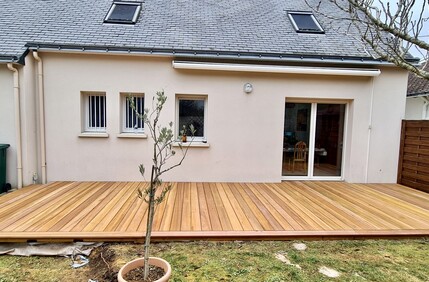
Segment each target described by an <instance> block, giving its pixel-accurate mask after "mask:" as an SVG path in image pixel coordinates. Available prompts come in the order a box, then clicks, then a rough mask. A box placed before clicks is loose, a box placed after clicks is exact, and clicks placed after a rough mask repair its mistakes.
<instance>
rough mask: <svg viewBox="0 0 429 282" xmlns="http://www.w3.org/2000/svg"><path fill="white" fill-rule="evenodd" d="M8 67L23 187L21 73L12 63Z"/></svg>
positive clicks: (19, 182)
mask: <svg viewBox="0 0 429 282" xmlns="http://www.w3.org/2000/svg"><path fill="white" fill-rule="evenodd" d="M7 68H8V69H9V70H11V71H13V93H14V100H15V135H16V159H17V161H16V172H17V175H18V189H20V188H22V143H21V142H22V141H21V110H20V102H19V96H20V94H19V92H20V90H19V73H18V70H17V69H16V68H14V67H13V64H12V63H8V64H7Z"/></svg>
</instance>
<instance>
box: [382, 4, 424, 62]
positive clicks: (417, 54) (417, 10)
mask: <svg viewBox="0 0 429 282" xmlns="http://www.w3.org/2000/svg"><path fill="white" fill-rule="evenodd" d="M397 1H399V0H397ZM397 1H392V0H375V1H374V6H376V7H381V6H382V5H381V4H380V3H384V4H386V3H388V2H389V3H390V5H391V8H393V7H396V3H397ZM405 1H407V0H405ZM424 1H426V6H425V8H424V13H423V18H426V19H429V4H428V0H416V1H415V5H414V7H413V10H412V11H413V15H412V17H413V19H414V20H416V19H418V17H419V16H420V12H421V10H422V6H423V3H424ZM419 38H420V39H421V40H424V41H426V42H428V43H429V20H428V21H426V22H425V25H424V28H423V29H422V31H421V33H420V37H419ZM410 53H411V54H412V55H413V56H414V57H419V58H422V57H423V55H422V54H421V53H420V52H419V51H418V50H417V48H412V49H411V50H410Z"/></svg>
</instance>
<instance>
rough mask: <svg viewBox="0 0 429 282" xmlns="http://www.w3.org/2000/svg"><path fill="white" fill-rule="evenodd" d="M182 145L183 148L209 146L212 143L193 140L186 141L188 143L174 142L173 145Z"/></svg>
mask: <svg viewBox="0 0 429 282" xmlns="http://www.w3.org/2000/svg"><path fill="white" fill-rule="evenodd" d="M180 146H182V148H186V147H188V146H189V147H190V148H209V147H210V144H209V143H203V142H196V141H193V142H192V143H191V142H186V143H182V142H174V143H173V147H180Z"/></svg>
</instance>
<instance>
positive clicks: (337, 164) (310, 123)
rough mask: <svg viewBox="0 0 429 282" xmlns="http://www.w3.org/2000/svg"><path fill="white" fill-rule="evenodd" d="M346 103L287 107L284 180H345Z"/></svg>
mask: <svg viewBox="0 0 429 282" xmlns="http://www.w3.org/2000/svg"><path fill="white" fill-rule="evenodd" d="M345 109H346V105H345V104H340V103H338V104H333V103H289V102H287V103H286V105H285V120H284V135H283V166H282V175H283V178H284V179H293V178H296V179H322V178H329V179H340V178H341V177H342V158H343V136H344V118H345Z"/></svg>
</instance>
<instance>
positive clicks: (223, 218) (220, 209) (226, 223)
mask: <svg viewBox="0 0 429 282" xmlns="http://www.w3.org/2000/svg"><path fill="white" fill-rule="evenodd" d="M209 186H210V190H211V192H212V196H213V200H214V203H215V207H216V210H217V214H218V215H219V221H220V224H221V226H222V230H234V229H233V227H232V224H231V221H230V220H229V216H228V212H227V211H226V208H225V206H224V203H223V201H222V198H221V196H220V194H219V189H220V188H219V187H217V185H216V183H210V185H209Z"/></svg>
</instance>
